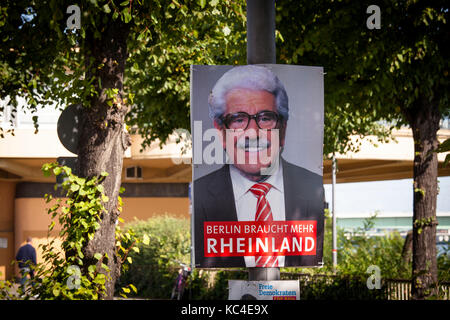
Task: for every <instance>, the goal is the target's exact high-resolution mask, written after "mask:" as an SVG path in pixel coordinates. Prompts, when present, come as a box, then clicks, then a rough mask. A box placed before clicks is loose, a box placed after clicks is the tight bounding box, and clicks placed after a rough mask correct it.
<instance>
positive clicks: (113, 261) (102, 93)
mask: <svg viewBox="0 0 450 320" xmlns="http://www.w3.org/2000/svg"><path fill="white" fill-rule="evenodd" d="M105 25H107V28H106V30H103V32H102V33H101V39H95V38H94V37H93V32H92V33H90V34H89V35H87V36H86V55H87V57H88V58H91V59H92V58H93V64H92V65H91V66H90V68H89V69H88V72H87V76H86V77H95V80H94V82H93V83H94V84H95V86H96V89H97V93H98V94H97V95H95V96H94V97H92V99H91V101H90V105H89V106H85V107H86V108H84V110H83V122H82V123H83V124H82V126H83V127H82V129H81V130H80V131H81V136H80V139H79V145H78V157H79V175H80V176H82V177H86V178H91V177H93V176H98V175H99V174H100V173H101V172H102V171H106V172H108V174H109V175H108V176H107V177H106V179H105V181H104V182H103V186H104V190H105V194H106V195H107V196H108V198H109V201H108V202H107V203H105V208H106V212H105V213H103V214H102V215H101V222H100V229H99V230H97V232H96V234H95V236H94V238H93V239H92V240H91V241H89V242H88V243H87V245H86V246H85V248H84V249H83V253H84V255H85V258H84V264H85V265H89V264H92V263H95V262H96V260H94V254H95V253H97V252H98V253H101V254H105V253H106V254H107V257H108V258H107V259H103V261H102V262H103V263H105V264H106V265H107V266H108V267H109V269H110V273H109V275H108V277H107V281H106V284H105V285H106V296H104V297H102V298H106V299H112V298H113V295H114V284H115V282H116V280H117V278H118V277H119V275H120V268H121V262H120V261H119V259H118V257H117V256H116V254H115V227H116V222H117V219H118V216H119V211H118V208H117V205H118V202H117V201H118V199H117V198H118V196H119V189H120V185H121V175H122V165H123V154H124V151H125V150H126V148H127V147H128V146H129V145H130V142H129V135H128V134H127V133H126V132H125V130H124V122H125V115H126V113H127V111H128V110H127V105H126V101H124V92H123V79H124V70H125V62H126V59H127V55H128V53H127V43H126V41H127V37H128V33H129V29H128V28H129V27H128V25H127V24H124V23H122V22H121V21H120V19H117V20H116V21H110V23H109V24H105ZM91 61H92V60H91ZM89 70H90V71H89ZM98 79H99V80H100V81H98ZM108 89H118V94H116V95H115V101H114V103H113V105H112V106H110V105H108V103H107V101H108V96H107V90H108ZM109 101H110V102H109V103H111V101H112V100H111V99H109ZM99 263H100V262H99ZM105 274H107V272H105Z"/></svg>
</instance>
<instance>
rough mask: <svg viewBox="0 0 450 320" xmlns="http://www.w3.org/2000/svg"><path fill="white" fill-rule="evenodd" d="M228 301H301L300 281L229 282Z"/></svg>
mask: <svg viewBox="0 0 450 320" xmlns="http://www.w3.org/2000/svg"><path fill="white" fill-rule="evenodd" d="M228 300H300V284H299V281H298V280H275V281H245V280H228Z"/></svg>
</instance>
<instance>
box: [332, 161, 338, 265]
mask: <svg viewBox="0 0 450 320" xmlns="http://www.w3.org/2000/svg"><path fill="white" fill-rule="evenodd" d="M331 179H332V185H331V206H332V212H333V271H334V272H336V267H337V236H336V203H335V196H336V157H335V155H334V153H333V158H332V173H331Z"/></svg>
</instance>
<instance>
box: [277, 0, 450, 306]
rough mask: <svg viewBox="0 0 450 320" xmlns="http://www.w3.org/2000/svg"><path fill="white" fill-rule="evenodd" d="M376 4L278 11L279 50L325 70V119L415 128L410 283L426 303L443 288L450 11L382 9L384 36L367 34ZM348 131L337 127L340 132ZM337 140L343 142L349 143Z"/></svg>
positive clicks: (404, 6) (434, 6)
mask: <svg viewBox="0 0 450 320" xmlns="http://www.w3.org/2000/svg"><path fill="white" fill-rule="evenodd" d="M371 4H372V3H370V2H365V1H363V2H359V1H358V2H355V1H350V0H343V1H331V2H330V1H321V0H317V1H308V2H301V3H298V2H297V1H283V2H280V3H277V26H278V29H279V30H280V32H281V34H282V35H283V39H284V42H282V43H281V44H280V45H279V46H278V47H279V51H278V53H279V57H280V59H279V60H280V61H282V62H285V63H301V64H306V65H322V66H324V69H325V72H327V74H326V76H325V88H326V95H325V99H326V100H325V103H326V109H327V113H336V112H341V110H344V111H345V112H347V113H348V114H351V115H354V117H355V119H356V120H357V119H358V118H359V119H361V120H360V123H361V124H364V123H365V119H371V120H387V121H388V122H389V123H394V125H396V126H400V125H404V124H406V125H409V126H410V127H411V129H412V133H413V138H414V148H415V150H414V151H415V153H414V167H413V169H414V187H413V192H414V216H413V279H412V280H413V282H412V283H413V296H414V297H415V298H417V299H423V298H426V297H429V296H432V295H434V294H435V293H436V290H435V284H436V283H437V265H436V224H437V220H436V197H437V169H438V161H437V155H436V152H435V151H436V150H437V148H438V145H439V142H438V140H437V131H438V129H439V122H440V120H441V118H442V117H443V116H448V115H449V113H450V108H449V104H448V102H449V92H450V90H449V77H448V74H449V63H450V62H449V61H450V59H449V50H448V46H447V45H445V43H448V42H449V34H450V33H449V32H448V31H449V29H448V19H449V17H448V3H446V2H444V1H433V2H427V1H420V0H416V1H410V0H396V1H379V2H377V5H378V6H379V7H380V9H381V28H380V29H368V28H367V27H366V20H367V19H368V18H369V14H367V13H366V10H367V8H368V7H369V5H371ZM293 26H296V28H293ZM352 123H353V122H352ZM356 123H358V122H356ZM346 125H347V124H346V123H345V122H344V123H338V124H335V125H334V126H335V127H336V130H337V128H339V126H346ZM347 126H348V125H347ZM362 129H363V130H364V128H362ZM325 136H326V134H325ZM338 138H339V139H342V138H344V142H345V136H341V135H338Z"/></svg>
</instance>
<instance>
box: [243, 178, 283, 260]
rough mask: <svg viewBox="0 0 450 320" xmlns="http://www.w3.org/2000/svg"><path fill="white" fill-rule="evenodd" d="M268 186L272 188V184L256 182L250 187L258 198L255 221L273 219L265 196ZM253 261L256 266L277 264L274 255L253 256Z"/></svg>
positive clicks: (269, 220)
mask: <svg viewBox="0 0 450 320" xmlns="http://www.w3.org/2000/svg"><path fill="white" fill-rule="evenodd" d="M270 188H272V185H271V184H270V183H267V182H261V183H256V184H254V185H253V186H252V187H251V188H250V191H251V192H252V193H253V194H254V195H255V196H256V197H257V198H258V201H257V203H256V215H255V221H267V222H271V221H273V215H272V209H271V208H270V205H269V201H267V198H266V195H267V192H269V190H270ZM255 262H256V266H257V267H277V266H278V259H277V257H276V256H255Z"/></svg>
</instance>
